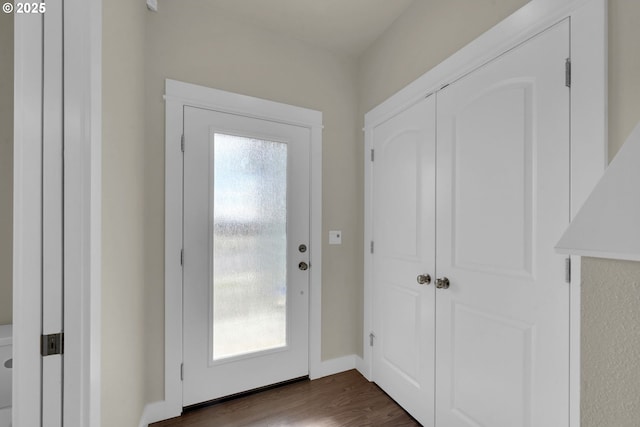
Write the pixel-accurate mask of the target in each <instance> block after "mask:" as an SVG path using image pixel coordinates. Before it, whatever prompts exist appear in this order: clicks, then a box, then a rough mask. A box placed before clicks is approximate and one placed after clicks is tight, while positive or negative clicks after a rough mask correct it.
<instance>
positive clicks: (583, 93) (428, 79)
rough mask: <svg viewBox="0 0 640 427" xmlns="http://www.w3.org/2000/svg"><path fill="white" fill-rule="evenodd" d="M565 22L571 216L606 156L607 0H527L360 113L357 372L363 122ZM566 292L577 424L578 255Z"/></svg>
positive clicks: (366, 366) (367, 260) (368, 321)
mask: <svg viewBox="0 0 640 427" xmlns="http://www.w3.org/2000/svg"><path fill="white" fill-rule="evenodd" d="M567 18H568V19H569V20H570V24H571V36H570V37H571V61H572V69H573V73H572V83H571V216H572V217H573V216H574V215H575V213H576V212H577V210H578V208H579V207H580V206H581V205H582V204H583V203H584V201H585V200H586V197H587V196H588V194H589V193H590V192H591V190H592V189H593V187H594V185H595V183H596V182H597V181H598V179H599V178H600V176H601V175H602V173H603V172H604V169H605V165H606V164H607V151H606V147H607V0H532V1H531V2H529V3H528V4H526V5H525V6H523V7H522V8H521V9H519V10H518V11H516V12H515V13H514V14H512V15H511V16H509V17H508V18H506V19H505V20H503V21H502V22H500V23H499V24H498V25H496V26H495V27H493V28H492V29H490V30H489V31H487V32H486V33H484V34H483V35H481V36H480V37H478V38H477V39H475V40H474V41H473V42H471V43H469V44H468V45H467V46H465V47H464V48H462V49H461V50H459V51H458V52H456V53H455V54H454V55H452V56H451V57H449V58H448V59H446V60H445V61H443V62H442V63H440V64H439V65H438V66H436V67H434V68H433V69H432V70H430V71H428V72H427V73H425V74H424V75H422V76H421V77H419V78H418V79H416V80H415V81H414V82H412V83H410V84H409V85H407V86H406V87H405V88H403V89H401V90H400V91H399V92H397V93H396V94H394V95H393V96H391V97H390V98H389V99H387V100H386V101H384V102H383V103H381V104H380V105H378V106H377V107H375V108H374V109H372V110H371V111H369V112H368V113H367V114H366V115H365V129H364V130H365V150H364V153H365V158H364V161H365V168H364V170H365V203H364V206H365V219H364V227H365V228H364V253H365V256H364V328H363V335H364V336H363V346H364V347H363V348H364V351H363V353H364V354H363V366H362V370H361V372H362V373H363V375H364V376H365V377H366V378H368V379H370V380H371V379H372V363H371V362H372V360H371V359H372V358H371V347H369V339H368V335H369V332H370V331H371V327H372V310H371V307H372V289H371V283H372V275H371V271H372V270H371V268H372V259H371V255H370V253H369V242H370V241H371V240H372V233H373V230H372V218H371V212H372V209H371V207H372V206H371V203H372V197H371V191H372V188H371V173H372V172H371V166H370V162H369V153H370V151H369V150H370V149H371V148H373V147H372V145H373V141H372V133H373V132H371V130H372V129H373V128H374V127H375V126H377V125H378V124H380V123H382V122H384V121H385V120H387V119H389V118H391V117H393V116H395V115H396V114H398V113H399V112H401V111H404V110H405V109H407V108H409V107H410V106H411V105H413V104H414V103H416V102H417V101H418V100H420V99H421V98H423V97H424V96H426V95H427V94H430V93H432V92H435V91H437V90H439V89H440V88H442V87H443V86H445V85H446V84H448V83H451V82H453V81H455V80H457V79H458V78H460V77H462V76H464V75H466V74H468V73H469V72H471V71H473V70H474V69H476V68H478V67H479V66H481V65H482V64H485V63H487V62H488V61H490V60H491V59H493V58H495V57H497V56H499V55H501V54H503V53H504V52H506V51H508V50H510V49H511V48H513V47H515V46H517V45H519V44H520V43H523V42H524V41H526V40H527V39H529V38H531V37H532V36H534V35H536V34H538V33H540V32H541V31H543V30H545V29H546V28H549V27H551V26H552V25H554V24H556V23H557V22H559V21H561V20H564V19H567ZM572 260H573V263H572V264H573V268H572V278H571V282H572V283H571V300H570V314H569V315H570V324H571V326H570V363H571V367H570V421H569V426H570V427H579V426H580V289H581V286H580V280H581V277H580V259H579V257H572Z"/></svg>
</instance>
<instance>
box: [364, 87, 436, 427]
mask: <svg viewBox="0 0 640 427" xmlns="http://www.w3.org/2000/svg"><path fill="white" fill-rule="evenodd" d="M435 105H436V103H435V96H430V97H428V98H426V99H423V100H421V101H420V102H418V103H417V104H415V105H413V106H412V107H410V108H409V109H407V110H405V111H403V112H402V113H400V114H398V115H397V116H395V117H393V118H391V119H389V120H387V121H386V122H384V123H382V124H381V125H379V126H377V127H375V128H374V129H373V146H374V150H375V151H374V159H375V161H374V165H373V181H374V187H373V229H374V236H373V238H374V241H375V248H374V250H373V252H374V253H373V270H374V271H373V280H374V284H373V304H374V306H373V310H374V313H375V316H374V322H373V330H374V331H375V336H373V337H372V339H373V340H374V341H375V345H374V347H373V376H374V378H375V381H376V383H377V384H378V385H379V386H380V387H381V388H382V389H384V390H385V391H386V392H387V393H388V394H389V395H390V396H391V397H392V398H394V399H395V400H396V401H397V402H399V403H400V404H401V405H402V406H403V407H404V408H405V409H407V410H408V411H409V412H410V413H411V414H412V415H413V416H414V418H416V419H417V420H418V421H420V423H422V425H424V426H432V425H433V416H434V407H433V403H434V387H433V384H434V381H435V377H434V352H433V342H434V339H435V306H434V302H435V299H434V298H435V288H434V286H433V285H432V284H430V283H423V284H419V283H418V281H417V276H418V275H423V276H428V277H424V278H423V279H422V281H423V282H424V281H425V280H426V281H429V282H431V281H432V280H433V277H434V276H433V275H434V274H435V245H434V242H435V210H434V203H435V178H436V163H435V154H436V144H435V133H436V128H435V112H436V110H435Z"/></svg>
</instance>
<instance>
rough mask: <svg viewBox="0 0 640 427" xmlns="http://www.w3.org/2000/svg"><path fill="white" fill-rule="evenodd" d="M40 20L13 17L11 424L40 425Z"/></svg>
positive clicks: (41, 63)
mask: <svg viewBox="0 0 640 427" xmlns="http://www.w3.org/2000/svg"><path fill="white" fill-rule="evenodd" d="M42 35H43V20H42V17H39V16H38V15H28V14H20V15H17V14H16V15H15V20H14V37H15V39H14V46H15V51H14V52H15V53H14V55H15V56H14V58H15V59H14V108H13V109H14V127H13V129H14V136H13V141H14V154H13V156H14V157H13V164H14V171H13V177H14V178H13V179H14V181H13V189H14V190H13V342H12V344H13V359H14V365H13V384H12V388H13V390H12V394H13V403H12V405H13V406H12V417H13V425H34V426H35V425H40V419H41V399H40V392H41V388H40V385H41V377H42V369H41V366H40V345H39V342H40V334H41V324H42V310H41V307H42V112H43V106H42V102H41V100H42V77H43V60H42V52H43V48H44V46H43V41H42Z"/></svg>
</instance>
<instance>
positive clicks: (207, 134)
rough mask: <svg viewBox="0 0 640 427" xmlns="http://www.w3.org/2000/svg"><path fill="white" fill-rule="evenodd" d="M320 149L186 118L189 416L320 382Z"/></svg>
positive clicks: (248, 123) (259, 122)
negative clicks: (233, 400) (295, 382)
mask: <svg viewBox="0 0 640 427" xmlns="http://www.w3.org/2000/svg"><path fill="white" fill-rule="evenodd" d="M310 138H311V136H310V130H309V129H308V128H305V127H299V126H294V125H288V124H282V123H278V122H274V121H269V120H263V119H258V118H250V117H245V116H243V115H238V114H230V113H224V112H218V111H212V110H207V109H202V108H194V107H186V106H185V107H184V146H185V149H184V282H183V283H184V291H183V292H184V355H183V356H184V388H183V405H184V406H188V405H193V404H197V403H200V402H205V401H208V400H212V399H216V398H220V397H223V396H228V395H232V394H235V393H239V392H243V391H247V390H251V389H255V388H258V387H262V386H266V385H270V384H274V383H278V382H281V381H286V380H289V379H293V378H298V377H303V376H306V375H308V321H309V316H308V310H309V270H308V268H310V266H309V265H308V263H309V259H310V257H309V164H310V163H309V162H310V157H309V156H310V151H309V147H310Z"/></svg>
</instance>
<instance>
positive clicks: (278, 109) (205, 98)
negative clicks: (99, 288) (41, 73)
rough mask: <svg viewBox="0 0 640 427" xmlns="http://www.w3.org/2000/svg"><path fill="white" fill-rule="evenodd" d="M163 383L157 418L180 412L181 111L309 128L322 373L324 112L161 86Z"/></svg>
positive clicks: (312, 324) (313, 343) (313, 279)
mask: <svg viewBox="0 0 640 427" xmlns="http://www.w3.org/2000/svg"><path fill="white" fill-rule="evenodd" d="M164 99H165V108H166V110H165V112H166V113H165V114H166V115H165V117H166V123H165V126H166V127H165V245H164V247H165V294H164V298H165V324H164V327H165V335H164V336H165V373H164V374H165V378H164V385H165V387H164V389H165V396H164V399H165V400H164V401H160V402H157V406H156V405H154V406H156V407H155V408H154V411H153V412H154V415H156V417H155V418H158V420H160V419H167V418H171V417H176V416H179V415H180V414H181V413H182V386H183V384H182V379H181V373H182V360H183V358H182V356H183V340H182V338H183V322H182V319H183V318H182V312H183V299H182V286H183V281H182V265H181V250H182V242H183V230H182V224H183V222H182V221H183V212H182V209H183V169H184V165H183V156H182V150H181V140H182V133H183V120H184V117H183V111H184V107H185V106H191V107H200V108H206V109H209V110H215V111H219V112H225V113H232V114H239V115H243V116H247V117H252V118H258V119H263V120H271V121H275V122H279V123H284V124H290V125H295V126H302V127H306V128H308V129H310V132H311V149H310V155H311V159H310V164H309V167H310V183H311V184H310V194H309V196H310V206H309V208H310V230H309V232H310V233H309V249H310V250H309V257H310V258H309V265H310V266H311V267H312V268H310V270H309V272H310V274H309V376H310V377H312V378H313V377H314V376H316V375H317V374H316V373H319V372H320V365H321V353H320V350H321V314H322V310H321V297H322V263H321V261H322V128H323V126H322V112H320V111H315V110H310V109H306V108H302V107H296V106H292V105H288V104H282V103H278V102H274V101H269V100H265V99H259V98H254V97H250V96H246V95H239V94H235V93H231V92H226V91H222V90H219V89H212V88H208V87H204V86H198V85H194V84H190V83H184V82H180V81H176V80H171V79H166V81H165V96H164Z"/></svg>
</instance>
